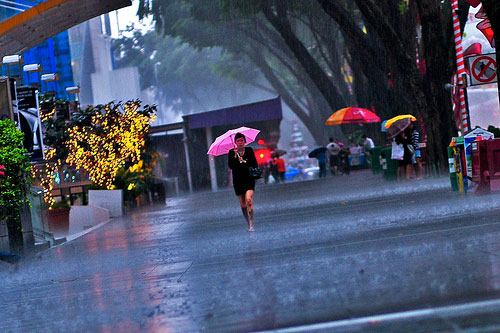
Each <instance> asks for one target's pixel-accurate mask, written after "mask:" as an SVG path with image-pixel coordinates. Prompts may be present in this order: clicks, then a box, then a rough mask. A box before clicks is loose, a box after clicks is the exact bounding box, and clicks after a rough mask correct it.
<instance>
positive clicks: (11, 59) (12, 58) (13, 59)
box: [2, 54, 23, 85]
mask: <svg viewBox="0 0 500 333" xmlns="http://www.w3.org/2000/svg"><path fill="white" fill-rule="evenodd" d="M2 63H3V64H5V65H7V75H8V76H9V77H10V66H12V65H19V84H20V85H22V81H23V76H22V75H21V64H22V63H23V57H22V56H20V55H18V54H13V55H8V56H4V57H3V58H2Z"/></svg>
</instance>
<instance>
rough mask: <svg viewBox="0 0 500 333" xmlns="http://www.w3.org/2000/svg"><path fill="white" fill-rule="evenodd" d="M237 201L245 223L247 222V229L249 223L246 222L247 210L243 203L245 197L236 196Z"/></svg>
mask: <svg viewBox="0 0 500 333" xmlns="http://www.w3.org/2000/svg"><path fill="white" fill-rule="evenodd" d="M238 200H239V201H240V207H241V212H242V213H243V217H244V218H245V221H247V228H248V226H249V225H250V222H249V220H248V209H247V203H246V201H245V195H244V194H242V195H238Z"/></svg>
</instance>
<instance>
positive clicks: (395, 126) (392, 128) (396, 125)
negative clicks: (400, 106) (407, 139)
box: [384, 114, 417, 138]
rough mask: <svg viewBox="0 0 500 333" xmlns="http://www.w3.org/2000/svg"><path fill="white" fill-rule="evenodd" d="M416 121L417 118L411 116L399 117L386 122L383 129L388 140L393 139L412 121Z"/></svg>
mask: <svg viewBox="0 0 500 333" xmlns="http://www.w3.org/2000/svg"><path fill="white" fill-rule="evenodd" d="M416 120H417V118H415V117H414V116H412V115H411V114H406V115H401V116H397V117H394V118H391V119H389V120H387V122H386V123H385V126H384V127H385V128H386V129H387V134H389V138H393V137H395V136H396V135H398V134H400V133H402V132H403V131H404V130H405V129H406V128H407V127H408V126H410V124H411V122H412V121H416Z"/></svg>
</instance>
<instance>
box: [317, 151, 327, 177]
mask: <svg viewBox="0 0 500 333" xmlns="http://www.w3.org/2000/svg"><path fill="white" fill-rule="evenodd" d="M316 158H317V159H318V166H319V178H324V177H326V152H325V151H321V152H319V153H318V156H317V157H316Z"/></svg>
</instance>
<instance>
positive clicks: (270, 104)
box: [184, 96, 283, 128]
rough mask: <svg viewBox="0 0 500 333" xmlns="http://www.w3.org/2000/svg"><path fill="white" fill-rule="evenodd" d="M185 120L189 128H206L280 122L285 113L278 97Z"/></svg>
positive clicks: (209, 112) (200, 114) (188, 116)
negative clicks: (258, 122) (267, 121)
mask: <svg viewBox="0 0 500 333" xmlns="http://www.w3.org/2000/svg"><path fill="white" fill-rule="evenodd" d="M184 118H185V119H187V121H188V125H189V128H206V127H213V126H222V125H234V124H244V123H251V122H255V121H266V120H280V119H283V112H282V109H281V98H280V97H279V96H278V97H276V98H273V99H269V100H266V101H261V102H257V103H251V104H245V105H238V106H232V107H229V108H224V109H218V110H213V111H208V112H202V113H196V114H191V115H187V116H184Z"/></svg>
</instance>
